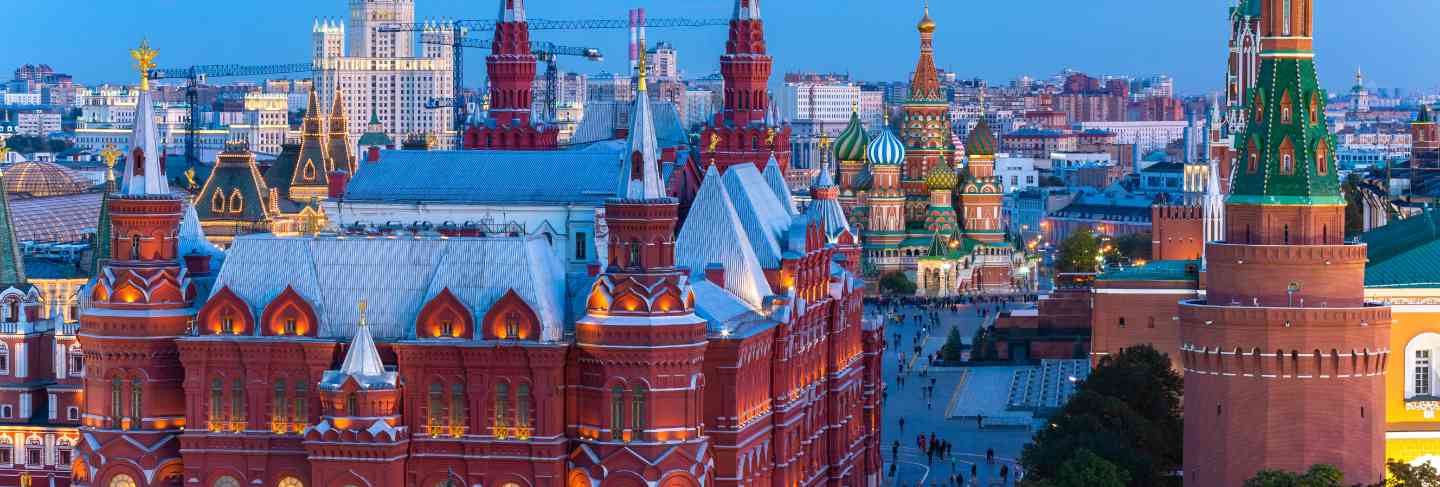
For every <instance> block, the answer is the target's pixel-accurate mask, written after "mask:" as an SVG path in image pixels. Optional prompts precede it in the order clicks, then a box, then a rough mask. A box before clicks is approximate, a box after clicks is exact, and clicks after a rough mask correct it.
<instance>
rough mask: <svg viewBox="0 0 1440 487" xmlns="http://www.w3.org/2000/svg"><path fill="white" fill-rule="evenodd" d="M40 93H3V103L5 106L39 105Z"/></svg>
mask: <svg viewBox="0 0 1440 487" xmlns="http://www.w3.org/2000/svg"><path fill="white" fill-rule="evenodd" d="M40 95H41V93H40V92H38V91H37V92H34V93H23V92H22V93H5V96H4V100H3V101H4V102H5V104H6V105H39V104H40V99H41V97H40Z"/></svg>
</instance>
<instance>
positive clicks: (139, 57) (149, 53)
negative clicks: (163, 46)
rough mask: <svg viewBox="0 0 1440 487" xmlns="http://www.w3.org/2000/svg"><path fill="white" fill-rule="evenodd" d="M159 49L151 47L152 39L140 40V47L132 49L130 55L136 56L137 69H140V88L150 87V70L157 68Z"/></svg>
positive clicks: (142, 89)
mask: <svg viewBox="0 0 1440 487" xmlns="http://www.w3.org/2000/svg"><path fill="white" fill-rule="evenodd" d="M158 54H160V52H159V51H156V50H154V49H151V48H150V40H149V39H143V40H141V41H140V47H138V48H135V50H132V51H130V57H132V58H135V69H137V70H139V71H140V90H141V91H148V90H149V89H150V70H152V69H155V56H156V55H158Z"/></svg>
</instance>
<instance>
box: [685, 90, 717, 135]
mask: <svg viewBox="0 0 1440 487" xmlns="http://www.w3.org/2000/svg"><path fill="white" fill-rule="evenodd" d="M715 110H716V105H715V92H713V91H710V90H685V120H684V122H683V123H684V124H685V127H686V128H690V127H694V126H696V125H703V124H705V123H707V122H709V121H710V119H711V118H713V117H714V116H715Z"/></svg>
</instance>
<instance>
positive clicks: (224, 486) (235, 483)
mask: <svg viewBox="0 0 1440 487" xmlns="http://www.w3.org/2000/svg"><path fill="white" fill-rule="evenodd" d="M214 487H240V481H239V480H235V477H231V476H229V475H226V476H224V477H220V478H218V479H215V484H214Z"/></svg>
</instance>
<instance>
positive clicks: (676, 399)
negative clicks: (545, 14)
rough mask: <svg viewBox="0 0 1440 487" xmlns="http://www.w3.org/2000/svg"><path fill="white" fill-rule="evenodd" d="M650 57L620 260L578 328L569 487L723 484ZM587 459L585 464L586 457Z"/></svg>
mask: <svg viewBox="0 0 1440 487" xmlns="http://www.w3.org/2000/svg"><path fill="white" fill-rule="evenodd" d="M645 68H646V67H645V58H644V54H643V51H642V54H641V57H640V63H639V68H638V71H639V81H638V84H637V90H636V91H637V92H636V97H635V101H634V108H633V111H632V112H631V113H633V114H634V116H633V117H631V119H632V122H631V128H630V132H629V157H628V159H627V161H626V162H627V165H628V170H626V171H625V173H626V174H628V177H627V178H626V180H625V181H624V182H622V184H621V187H620V188H619V191H618V193H619V194H620V195H621V196H620V197H619V198H615V199H612V200H610V201H608V202H606V204H605V215H606V222H607V224H608V225H609V228H610V235H609V246H608V247H609V251H608V252H607V253H606V255H607V256H609V261H608V263H607V265H606V270H605V272H604V273H603V274H601V275H600V276H599V278H598V279H596V280H595V284H594V285H593V286H592V287H591V290H590V296H589V299H588V301H587V305H586V315H585V317H583V318H581V319H579V320H577V322H576V324H575V349H574V351H573V353H571V355H570V358H571V363H570V366H569V367H567V369H568V375H569V379H568V381H567V383H568V384H571V386H570V389H569V391H570V393H569V394H568V396H567V405H566V408H565V409H566V411H568V414H569V416H570V417H569V418H566V424H567V425H570V426H569V428H568V429H569V431H568V436H570V437H571V438H573V439H575V441H576V443H577V448H576V451H577V453H576V454H574V455H571V456H570V460H571V462H572V463H573V464H574V467H573V468H572V469H571V470H570V473H569V475H568V476H567V477H566V479H565V485H567V486H571V487H588V486H591V485H607V486H608V485H615V486H631V487H633V486H644V485H651V486H662V487H700V486H701V485H712V484H713V482H714V480H715V479H714V478H713V476H712V474H711V470H710V469H711V468H712V467H713V465H714V461H713V460H712V459H711V457H710V455H711V451H710V448H709V437H708V436H706V434H705V424H704V420H703V419H702V418H703V417H704V412H705V411H704V409H703V408H704V403H703V402H702V396H703V392H704V389H703V388H704V385H705V379H704V374H703V370H702V367H703V364H704V362H705V347H706V344H707V338H706V322H705V320H704V319H702V318H700V317H698V316H696V315H695V309H694V303H695V296H694V293H693V291H691V287H690V282H689V278H688V276H686V275H685V274H684V273H683V272H682V271H681V270H679V269H677V268H676V267H675V228H676V224H677V222H678V217H679V201H678V200H676V199H675V198H671V197H669V196H666V194H665V187H664V183H663V182H662V180H661V177H660V166H659V164H658V161H657V160H656V156H657V155H658V147H659V145H658V143H657V142H656V140H655V127H654V123H653V121H652V115H651V113H650V97H649V94H648V90H647V87H646V79H645ZM582 453H583V454H582Z"/></svg>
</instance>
